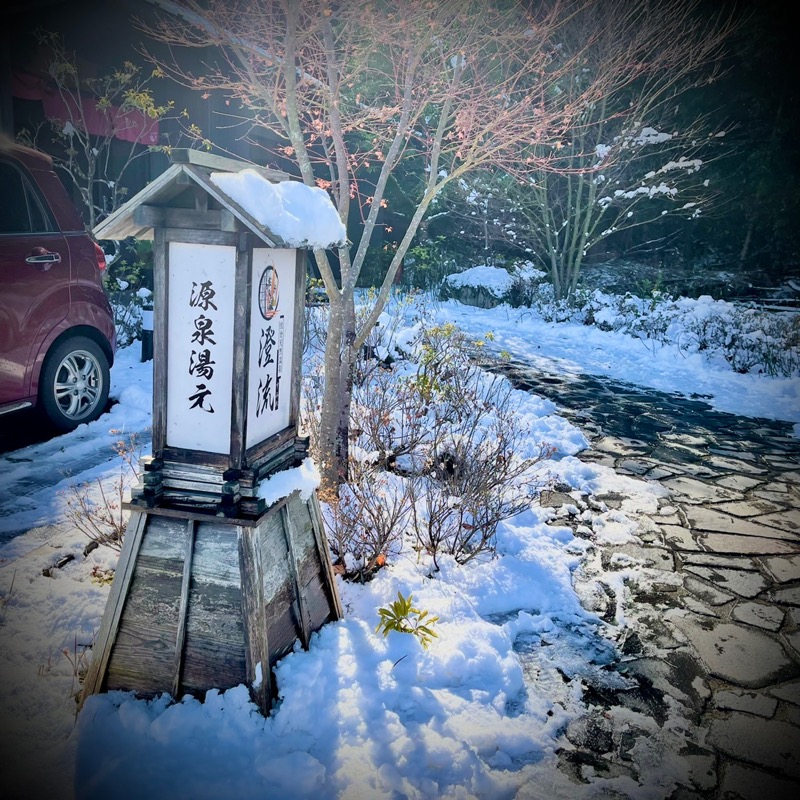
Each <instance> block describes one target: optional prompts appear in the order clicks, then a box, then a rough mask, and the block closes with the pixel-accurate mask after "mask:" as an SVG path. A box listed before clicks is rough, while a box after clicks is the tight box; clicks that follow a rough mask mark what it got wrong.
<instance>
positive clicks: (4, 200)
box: [0, 161, 53, 234]
mask: <svg viewBox="0 0 800 800" xmlns="http://www.w3.org/2000/svg"><path fill="white" fill-rule="evenodd" d="M52 229H53V228H52V226H51V225H50V224H49V223H48V220H47V216H46V215H45V213H44V210H43V209H42V206H41V203H40V202H39V198H38V197H37V196H36V194H35V192H34V191H33V189H32V188H31V186H30V184H29V183H28V181H27V180H26V179H25V177H24V176H23V175H22V173H21V172H20V171H19V170H18V169H16V167H14V166H13V165H12V164H9V163H8V162H5V161H0V234H2V233H42V232H46V231H51V230H52Z"/></svg>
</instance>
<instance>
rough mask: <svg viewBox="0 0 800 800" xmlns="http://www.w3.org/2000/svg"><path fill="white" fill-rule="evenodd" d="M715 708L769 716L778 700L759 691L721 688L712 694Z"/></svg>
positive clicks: (773, 711) (776, 705)
mask: <svg viewBox="0 0 800 800" xmlns="http://www.w3.org/2000/svg"><path fill="white" fill-rule="evenodd" d="M714 704H715V705H716V707H717V708H721V709H724V710H726V711H745V712H747V713H748V714H756V715H757V716H759V717H766V718H770V717H771V716H772V715H773V714H774V713H775V709H776V708H777V707H778V701H777V700H776V699H775V698H774V697H769V696H768V695H766V694H762V693H761V692H743V691H741V690H735V691H729V690H723V691H720V692H717V693H716V694H715V695H714Z"/></svg>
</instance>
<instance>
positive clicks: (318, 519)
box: [298, 492, 344, 619]
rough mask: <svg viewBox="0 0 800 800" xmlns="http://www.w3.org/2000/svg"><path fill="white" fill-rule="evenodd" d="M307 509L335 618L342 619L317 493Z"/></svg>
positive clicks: (311, 498)
mask: <svg viewBox="0 0 800 800" xmlns="http://www.w3.org/2000/svg"><path fill="white" fill-rule="evenodd" d="M298 499H299V498H298ZM301 502H302V501H301ZM306 508H307V509H308V513H309V515H310V517H311V529H312V530H313V531H314V540H315V541H316V544H317V552H319V555H320V561H321V562H322V569H323V570H324V573H325V583H326V586H327V587H328V591H329V595H330V602H331V605H332V607H333V613H334V616H333V618H334V619H341V618H342V617H343V616H344V612H343V611H342V601H341V598H340V597H339V590H338V588H337V587H336V577H335V576H334V574H333V563H332V562H331V551H330V548H329V547H328V540H327V539H326V538H325V527H324V525H325V523H324V522H323V521H322V510H321V509H320V507H319V499H318V498H317V493H316V492H312V494H311V497H310V498H309V500H308V502H307V504H306Z"/></svg>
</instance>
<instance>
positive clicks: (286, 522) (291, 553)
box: [280, 504, 311, 650]
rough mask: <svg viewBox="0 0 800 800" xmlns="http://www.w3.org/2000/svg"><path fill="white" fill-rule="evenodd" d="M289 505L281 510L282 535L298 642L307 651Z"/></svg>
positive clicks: (307, 633) (307, 622)
mask: <svg viewBox="0 0 800 800" xmlns="http://www.w3.org/2000/svg"><path fill="white" fill-rule="evenodd" d="M289 505H291V504H287V505H285V506H284V507H283V508H282V509H281V512H280V513H281V521H282V523H283V534H284V536H285V538H286V549H287V550H288V565H289V575H290V577H291V580H292V583H293V584H294V594H295V599H296V601H297V610H298V622H299V623H300V641H301V642H302V644H303V647H304V648H305V649H306V650H308V640H309V637H310V636H311V622H310V619H309V616H308V608H307V603H306V596H305V586H304V585H303V584H302V583H301V582H300V564H299V562H298V552H297V548H296V547H295V542H294V539H295V537H296V536H297V535H298V532H297V531H296V530H295V526H294V525H292V521H291V519H290V516H289V511H288V508H289ZM301 552H302V551H301Z"/></svg>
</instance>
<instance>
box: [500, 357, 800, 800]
mask: <svg viewBox="0 0 800 800" xmlns="http://www.w3.org/2000/svg"><path fill="white" fill-rule="evenodd" d="M507 374H508V375H509V377H510V378H511V379H512V380H513V381H514V383H515V385H516V386H518V387H520V388H525V389H529V390H532V391H535V392H536V393H537V394H540V395H543V396H545V397H548V398H550V399H552V400H553V401H554V402H555V403H557V404H558V405H559V407H560V411H559V413H561V414H563V415H564V416H566V417H567V418H568V419H570V421H572V422H573V423H574V424H576V425H577V426H579V427H580V428H581V429H582V430H583V431H584V433H585V434H586V436H587V437H588V438H589V439H590V440H591V449H590V450H588V451H586V452H584V453H582V454H581V455H580V456H579V457H580V458H581V459H582V460H585V461H593V462H599V463H601V464H606V465H608V466H610V467H613V468H614V469H615V470H616V471H617V472H619V473H624V474H627V475H630V476H634V477H639V478H641V479H642V480H646V481H657V482H658V483H660V484H661V485H662V486H663V487H666V488H667V489H668V490H669V495H668V496H666V497H665V498H663V499H662V500H660V501H659V510H658V513H657V514H654V515H650V517H649V519H643V520H641V521H640V532H639V537H640V538H641V540H642V542H643V545H636V546H632V545H628V546H622V547H601V548H599V549H600V550H601V551H603V552H600V554H599V555H600V558H601V560H602V563H603V564H604V565H605V566H606V568H608V566H609V564H612V566H611V568H612V569H613V568H614V567H613V564H614V563H619V564H620V565H625V564H628V565H629V564H630V563H634V564H639V565H641V567H642V570H641V571H642V574H643V575H644V574H646V575H647V576H648V578H647V580H642V581H641V582H640V583H638V584H637V583H635V582H630V583H629V585H628V586H627V589H628V591H629V592H630V603H629V607H628V608H626V611H625V613H626V615H631V616H632V617H633V618H635V619H636V621H637V623H638V624H639V626H641V629H642V630H644V631H646V633H645V634H642V635H638V634H634V635H632V636H630V637H628V638H627V639H626V640H625V641H624V643H622V645H621V653H620V658H619V661H618V663H617V664H616V665H615V667H616V669H617V671H618V672H620V673H622V674H624V675H626V676H628V677H630V678H632V679H633V688H629V689H625V690H622V691H619V690H614V691H610V690H606V691H603V690H600V691H599V692H595V694H596V695H597V696H596V697H595V704H594V710H593V711H592V713H590V715H589V716H588V717H587V718H586V719H585V720H582V721H581V722H580V723H579V724H577V725H573V726H571V728H570V729H569V730H568V731H567V736H568V738H569V739H570V741H571V742H572V743H573V744H574V746H575V751H572V752H568V753H564V754H562V755H563V758H562V763H563V767H564V768H565V769H567V770H569V771H570V772H571V774H573V775H574V779H575V780H576V781H585V780H586V778H587V776H590V775H599V776H606V777H612V778H613V777H620V778H629V779H630V780H631V781H633V782H638V783H639V784H640V789H641V793H637V791H636V789H634V790H633V791H632V792H628V791H621V793H620V794H619V795H615V794H614V793H613V792H611V793H608V792H607V793H606V794H604V795H603V796H604V797H614V796H620V797H623V796H625V797H657V796H658V794H657V792H655V793H654V792H653V791H652V787H651V788H650V790H649V791H646V789H647V787H645V786H644V783H643V779H642V776H641V775H639V774H637V763H636V762H637V759H636V758H633V757H632V752H633V750H634V749H635V748H636V747H641V746H642V745H643V743H644V742H645V740H646V739H647V737H653V736H656V737H658V736H663V735H664V734H663V729H664V728H665V726H666V725H667V721H668V720H670V719H673V720H674V719H675V717H674V715H671V714H670V708H674V704H675V702H676V701H677V703H679V704H680V706H681V711H682V714H683V716H684V718H685V719H687V720H688V721H689V730H688V731H680V734H681V735H680V736H679V737H676V738H675V741H680V742H682V746H681V750H680V752H678V753H668V752H662V753H661V754H660V755H659V756H657V757H659V758H662V759H663V760H664V761H665V762H668V761H669V760H670V759H673V760H674V761H675V769H676V771H677V773H680V772H681V770H683V771H684V774H685V773H686V771H688V774H689V780H688V781H685V780H683V781H682V782H683V783H685V784H686V785H685V786H682V787H681V788H679V789H678V790H677V791H674V792H670V793H669V794H668V795H667V796H669V797H671V798H672V800H688V799H689V798H708V799H709V800H711V798H714V800H723V799H724V800H735V798H744V800H756V799H758V800H762V799H763V800H782V799H783V798H789V797H792V798H796V797H800V442H798V440H797V439H795V438H793V437H791V436H790V427H789V426H788V425H787V424H784V423H780V422H772V421H767V420H759V419H750V418H745V417H739V416H735V415H732V414H724V413H719V412H716V411H714V410H712V409H711V408H710V407H709V406H708V405H706V404H705V403H703V402H702V401H701V400H699V399H686V398H683V397H680V396H677V395H674V396H673V395H667V394H663V393H660V392H656V391H650V390H646V389H642V388H639V387H634V386H629V385H625V384H621V383H615V382H613V381H609V380H607V379H605V378H603V379H600V378H594V377H588V376H578V377H576V376H561V375H555V374H554V375H546V374H542V373H541V372H535V373H534V372H532V371H531V370H530V369H529V368H526V367H525V366H523V365H519V364H512V365H510V367H509V369H508V371H507ZM621 499H622V498H619V497H613V496H609V497H602V496H595V497H593V498H592V499H591V501H592V502H593V503H597V502H603V503H605V504H606V505H607V506H609V507H612V508H613V507H615V504H616V507H619V504H620V502H621ZM548 502H549V504H550V505H553V506H559V505H563V504H568V503H569V504H575V503H576V499H575V497H574V493H573V495H572V496H570V495H568V494H563V495H559V493H558V492H554V493H552V495H551V497H550V499H549V501H548ZM580 507H582V508H584V509H585V508H587V504H586V503H585V502H580V501H579V510H580ZM559 522H561V523H562V524H563V518H562V519H561V520H559ZM579 535H580V534H579ZM612 556H613V559H612ZM626 558H627V559H628V560H627V561H626V560H625V559H626ZM606 593H607V594H608V595H609V597H608V598H606V602H605V610H606V615H607V619H609V621H613V618H614V615H615V611H616V608H617V606H616V605H615V602H614V599H615V598H614V597H613V590H612V591H609V590H608V588H607V587H606ZM603 609H604V605H603V602H602V601H601V602H599V603H598V609H597V610H598V611H603ZM589 688H590V689H591V687H589ZM584 700H585V701H586V696H585V697H584ZM621 709H622V710H625V709H627V710H628V712H633V714H632V715H631V714H630V713H629V715H628V717H625V716H624V715H620V710H621ZM620 720H622V721H620ZM653 721H654V722H655V724H656V726H658V729H656V728H654V727H653V726H652V723H653ZM664 741H666V739H665V740H664ZM639 756H640V758H639V759H638V761H639V762H640V763H641V760H642V759H641V753H639ZM623 785H625V784H624V781H623V783H622V784H620V786H623Z"/></svg>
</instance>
